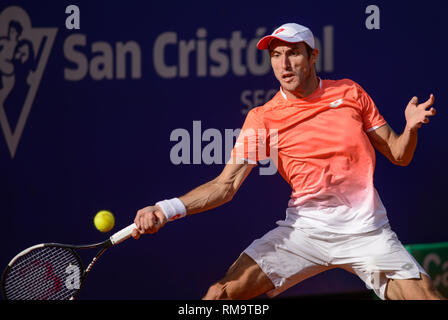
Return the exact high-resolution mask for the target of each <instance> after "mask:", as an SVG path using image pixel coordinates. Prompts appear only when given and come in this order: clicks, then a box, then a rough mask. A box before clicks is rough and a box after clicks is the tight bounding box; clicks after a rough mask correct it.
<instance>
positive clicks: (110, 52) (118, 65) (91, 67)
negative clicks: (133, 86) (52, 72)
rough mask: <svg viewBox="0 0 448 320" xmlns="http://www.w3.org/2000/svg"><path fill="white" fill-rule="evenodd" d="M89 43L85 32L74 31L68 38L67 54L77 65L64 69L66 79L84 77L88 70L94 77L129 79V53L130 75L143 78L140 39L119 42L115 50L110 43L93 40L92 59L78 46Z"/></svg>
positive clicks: (65, 54)
mask: <svg viewBox="0 0 448 320" xmlns="http://www.w3.org/2000/svg"><path fill="white" fill-rule="evenodd" d="M86 46H87V36H86V35H84V34H81V33H78V34H73V35H70V36H68V37H67V38H66V39H65V42H64V56H65V58H66V59H67V60H68V61H69V62H71V63H72V64H74V65H76V67H75V68H69V67H65V68H64V78H65V80H70V81H79V80H82V79H84V78H85V77H86V75H87V73H88V72H89V74H90V77H91V78H92V79H94V80H103V79H109V80H112V79H126V77H127V72H126V70H127V69H126V59H127V56H129V57H130V59H129V60H130V65H131V71H130V77H131V78H132V79H140V78H141V77H142V61H141V49H140V46H139V44H138V43H137V42H135V41H128V42H126V43H123V42H116V43H115V50H114V48H113V46H112V45H111V44H109V43H108V42H105V41H97V42H92V44H91V46H90V48H91V58H90V62H89V57H88V56H87V55H86V54H85V53H84V52H83V51H81V50H79V49H78V47H80V48H82V47H86ZM114 71H115V72H114Z"/></svg>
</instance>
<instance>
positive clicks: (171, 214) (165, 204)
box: [156, 198, 187, 221]
mask: <svg viewBox="0 0 448 320" xmlns="http://www.w3.org/2000/svg"><path fill="white" fill-rule="evenodd" d="M156 205H157V206H159V207H160V208H162V211H163V213H164V214H165V217H166V218H167V219H168V221H173V220H176V219H179V218H182V217H185V216H186V215H187V208H185V205H184V204H183V203H182V201H180V199H179V198H173V199H169V200H163V201H159V202H157V203H156Z"/></svg>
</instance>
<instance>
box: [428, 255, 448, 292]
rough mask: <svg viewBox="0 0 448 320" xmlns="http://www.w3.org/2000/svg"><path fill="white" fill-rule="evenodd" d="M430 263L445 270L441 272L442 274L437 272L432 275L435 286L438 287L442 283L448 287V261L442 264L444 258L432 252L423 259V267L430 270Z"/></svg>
mask: <svg viewBox="0 0 448 320" xmlns="http://www.w3.org/2000/svg"><path fill="white" fill-rule="evenodd" d="M430 264H435V265H436V266H437V267H441V270H440V271H443V272H444V273H442V272H440V273H441V274H439V273H437V274H433V275H431V277H433V284H434V286H435V287H438V286H439V285H440V284H442V285H443V286H444V287H448V261H445V262H444V263H443V264H442V260H441V259H440V256H439V255H438V254H437V253H430V254H428V255H427V256H426V257H425V259H424V260H423V268H424V269H425V270H426V271H428V270H429V269H430V268H429V266H430Z"/></svg>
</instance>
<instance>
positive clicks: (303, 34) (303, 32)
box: [257, 23, 314, 50]
mask: <svg viewBox="0 0 448 320" xmlns="http://www.w3.org/2000/svg"><path fill="white" fill-rule="evenodd" d="M273 39H279V40H282V41H285V42H289V43H296V42H302V41H303V42H305V43H306V44H308V45H309V46H310V47H311V48H312V49H314V36H313V33H312V32H311V30H310V29H308V28H307V27H305V26H302V25H300V24H297V23H286V24H284V25H282V26H280V27H278V28H277V29H275V30H274V32H272V34H271V35H269V36H265V37H263V38H262V39H261V40H260V41H258V44H257V48H258V49H260V50H265V49H269V44H270V43H271V41H272V40H273Z"/></svg>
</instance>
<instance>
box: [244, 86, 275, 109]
mask: <svg viewBox="0 0 448 320" xmlns="http://www.w3.org/2000/svg"><path fill="white" fill-rule="evenodd" d="M277 91H278V89H270V90H267V91H266V90H261V89H260V90H244V91H243V92H241V102H242V103H243V104H244V105H245V106H246V108H244V109H241V113H242V114H247V113H248V112H249V111H250V110H251V109H252V108H254V107H255V106H261V105H263V104H265V103H266V102H268V101H269V100H271V98H272V97H273V96H274V95H275V94H276V93H277Z"/></svg>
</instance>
